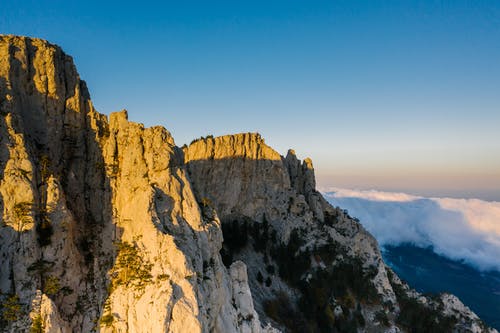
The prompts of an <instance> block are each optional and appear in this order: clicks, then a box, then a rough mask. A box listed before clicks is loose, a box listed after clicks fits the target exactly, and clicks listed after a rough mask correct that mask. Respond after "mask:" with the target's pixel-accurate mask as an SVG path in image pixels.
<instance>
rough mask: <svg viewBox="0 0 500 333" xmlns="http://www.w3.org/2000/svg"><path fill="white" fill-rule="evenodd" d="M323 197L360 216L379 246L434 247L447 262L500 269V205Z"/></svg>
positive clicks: (342, 193)
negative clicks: (407, 244)
mask: <svg viewBox="0 0 500 333" xmlns="http://www.w3.org/2000/svg"><path fill="white" fill-rule="evenodd" d="M324 195H325V198H326V199H327V200H328V201H330V202H331V203H332V204H333V205H334V206H340V207H342V208H344V209H347V210H348V211H349V214H350V215H351V216H353V217H357V218H359V219H360V222H361V223H362V224H363V225H364V226H365V227H366V229H368V231H370V232H371V233H372V234H373V235H374V236H375V238H376V239H377V240H378V242H379V243H380V244H381V245H389V244H390V245H398V244H402V243H411V244H414V245H417V246H421V247H427V246H432V247H433V248H434V251H435V252H436V253H438V254H440V255H443V256H446V257H448V258H450V259H453V260H463V261H464V262H466V263H468V264H471V265H472V266H474V267H476V268H478V269H480V270H483V271H485V270H497V271H500V202H488V201H482V200H477V199H450V198H424V197H417V196H412V195H409V194H405V193H391V192H380V191H356V190H347V189H338V188H336V189H331V190H329V191H327V192H325V193H324Z"/></svg>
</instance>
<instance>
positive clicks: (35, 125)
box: [0, 35, 481, 333]
mask: <svg viewBox="0 0 500 333" xmlns="http://www.w3.org/2000/svg"><path fill="white" fill-rule="evenodd" d="M0 208H1V211H2V217H1V226H0V292H1V293H0V328H1V330H2V331H3V332H28V331H31V332H245V333H246V332H252V333H259V332H268V333H271V332H273V333H275V332H278V331H277V329H276V328H273V327H279V328H282V329H283V330H288V331H307V330H310V331H318V330H324V329H325V328H326V329H328V328H331V330H340V331H344V328H346V329H351V328H352V325H356V327H357V329H358V330H360V331H384V330H392V331H397V330H399V329H400V328H403V329H404V328H405V327H404V325H400V324H399V323H398V322H397V320H396V317H397V315H398V313H399V312H402V311H403V310H404V309H403V308H404V307H405V306H408V304H409V303H408V302H407V298H408V299H419V297H421V296H420V295H418V294H416V293H412V292H411V291H409V290H406V289H405V288H407V287H406V286H405V285H404V284H402V283H401V282H400V281H399V280H398V279H397V277H396V276H395V275H394V274H392V275H391V272H390V270H389V269H387V268H386V267H385V265H384V264H383V261H382V259H381V256H380V252H379V249H378V246H377V243H376V241H375V240H374V239H373V237H371V235H369V234H368V233H367V232H366V231H365V230H364V229H363V228H362V227H361V226H360V225H359V223H357V222H356V221H355V220H353V219H352V218H350V217H349V216H348V214H347V213H346V212H344V211H343V210H341V209H340V208H334V207H331V206H330V205H329V204H327V203H326V201H325V200H324V199H323V198H322V196H321V195H320V194H319V193H318V192H317V191H316V189H315V180H314V169H313V166H312V162H311V161H310V160H305V161H304V162H301V161H299V160H298V159H297V157H296V156H295V154H294V153H293V151H290V152H289V153H288V155H287V156H286V158H283V157H281V156H280V155H279V154H278V153H277V152H276V151H274V150H273V149H272V148H270V147H268V146H267V145H266V144H265V143H264V140H263V139H262V138H261V137H260V136H259V135H256V134H240V135H234V136H224V137H219V138H212V137H209V138H204V139H200V140H197V141H195V142H193V143H192V144H191V145H190V146H189V147H185V148H184V149H180V148H178V147H177V146H176V145H175V142H174V140H173V138H172V136H171V135H170V133H169V132H168V131H167V130H165V129H164V128H162V127H152V128H145V127H144V126H143V125H142V124H138V123H133V122H130V121H128V118H127V112H126V111H121V112H117V113H112V114H111V115H110V116H109V117H107V116H105V115H102V114H100V113H98V112H97V111H96V110H95V109H94V107H93V105H92V102H91V100H90V96H89V93H88V91H87V88H86V85H85V83H84V82H83V81H82V80H80V78H79V76H78V73H77V71H76V69H75V66H74V65H73V62H72V59H71V57H69V56H68V55H66V54H65V53H64V52H63V51H62V50H61V49H60V48H59V47H57V46H54V45H51V44H50V43H48V42H46V41H43V40H39V39H32V38H26V37H17V36H3V35H0ZM221 221H222V222H221ZM224 263H225V264H227V266H226V265H224ZM325 281H326V283H325ZM331 286H335V288H334V289H332V288H331ZM365 292H366V295H365V294H363V293H365ZM423 300H424V301H426V302H427V303H428V304H431V302H430V301H429V300H427V299H426V298H423ZM311 301H317V302H316V303H311ZM405 302H406V303H405ZM436 302H437V301H434V303H432V304H431V305H428V306H427V307H428V308H433V309H435V308H436V309H437V306H438V305H439V306H441V308H443V309H444V308H445V309H446V310H443V311H441V310H440V311H441V312H442V313H443V314H444V315H446V316H454V317H457V318H459V319H460V325H458V324H457V325H456V327H460V328H461V329H464V330H466V329H469V328H471V327H472V326H471V323H479V320H478V318H477V317H473V314H472V312H470V311H469V312H467V309H466V308H462V307H461V306H460V304H461V303H457V302H458V300H456V301H455V299H451V298H447V299H446V300H444V299H443V301H442V302H441V303H439V302H437V303H436ZM407 303H408V304H407ZM424 303H425V302H423V303H422V304H424ZM438 303H439V304H438ZM311 304H312V306H306V307H304V305H311ZM412 304H413V303H412ZM400 308H401V311H400ZM381 311H382V312H381ZM436 311H437V310H436ZM286 318H291V319H288V320H287V319H286ZM385 319H387V320H385ZM315 322H317V324H315ZM361 322H364V324H363V325H364V326H363V325H361ZM270 323H271V324H274V325H273V326H271V325H270ZM454 323H455V322H454ZM403 324H404V323H403ZM328 325H330V326H328ZM332 325H333V326H332ZM339 325H351V326H339ZM476 326H477V327H479V328H481V326H479V324H477V325H476ZM339 327H340V328H339Z"/></svg>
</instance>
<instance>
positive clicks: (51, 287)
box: [0, 39, 121, 332]
mask: <svg viewBox="0 0 500 333" xmlns="http://www.w3.org/2000/svg"><path fill="white" fill-rule="evenodd" d="M24 41H25V43H26V44H25V48H23V49H20V48H19V47H18V46H15V45H9V57H10V59H9V60H10V71H9V73H8V75H9V77H8V78H5V77H0V107H1V110H0V113H1V119H0V122H1V123H0V135H1V141H0V182H1V183H2V184H3V185H4V186H6V185H5V184H6V183H8V182H10V183H11V185H10V186H12V184H15V183H16V182H19V181H22V182H23V183H25V184H26V186H28V188H31V190H30V191H31V192H32V193H33V198H34V201H33V202H16V200H19V198H21V197H22V193H17V194H16V193H15V192H14V193H10V194H9V196H10V197H9V206H6V203H5V198H3V196H2V195H0V203H1V205H2V207H1V208H2V222H3V223H2V224H3V226H2V227H1V229H0V237H1V239H2V242H1V247H0V252H1V253H0V258H1V264H2V265H1V271H0V281H1V285H0V288H1V292H2V294H3V295H4V297H2V304H3V305H5V301H6V297H10V296H14V297H19V302H20V305H21V308H19V311H18V312H19V313H17V314H16V316H14V317H11V318H9V320H6V319H5V316H3V322H2V324H3V325H4V326H5V325H8V324H10V322H11V321H12V322H14V321H15V319H23V318H25V319H23V320H26V318H27V314H28V312H34V313H35V314H36V313H37V312H38V313H39V314H40V311H41V309H40V301H41V298H40V295H39V294H37V292H36V291H37V290H42V291H43V292H44V293H45V295H47V296H48V297H49V298H50V299H51V300H52V302H54V304H55V305H56V307H57V310H58V313H59V315H60V316H61V318H62V319H63V320H65V321H66V322H67V323H68V324H69V325H71V329H72V330H73V331H74V332H86V331H90V330H92V329H94V328H95V324H96V323H95V318H98V317H99V316H100V314H101V313H102V310H103V306H104V302H105V298H106V293H105V292H104V293H103V291H106V290H107V279H106V278H105V277H106V274H107V272H108V270H109V269H110V268H111V267H112V266H113V265H114V260H115V258H116V254H115V251H109V249H108V247H106V246H103V244H104V243H106V242H108V243H112V242H114V241H118V240H119V239H116V238H114V237H118V238H119V236H120V234H121V233H120V231H119V230H118V232H117V229H116V226H115V225H114V224H113V213H112V205H111V187H110V179H109V177H108V176H107V175H106V172H105V169H104V168H103V167H102V166H103V165H104V158H103V154H102V150H101V147H100V145H99V142H98V141H97V140H98V139H99V138H102V137H103V133H104V129H103V128H98V129H93V128H91V126H90V125H89V124H90V123H91V119H90V118H91V117H92V115H91V111H92V110H91V108H92V106H91V105H90V101H89V96H88V92H87V89H86V87H85V84H84V82H83V81H79V80H78V76H77V74H76V70H75V69H74V67H73V66H72V64H71V63H70V60H69V57H68V56H66V55H65V54H64V53H63V52H62V51H61V50H60V49H58V48H56V49H55V53H56V54H55V55H54V57H55V62H56V66H59V68H56V69H58V70H59V72H58V73H59V74H60V75H59V76H56V77H55V79H56V80H59V81H60V82H58V84H59V86H58V87H62V88H61V89H63V90H64V91H63V94H64V95H63V96H62V97H63V98H58V99H56V98H53V97H50V96H49V94H48V92H47V91H40V90H38V88H37V84H36V83H35V75H37V69H36V68H35V67H34V64H33V61H34V55H35V53H36V52H37V46H35V45H33V43H32V41H31V40H29V39H25V40H24ZM22 52H26V54H24V56H25V58H23V59H25V60H26V64H25V63H22V62H21V61H20V60H19V59H18V58H17V57H23V55H21V56H19V55H18V54H19V53H22ZM7 79H8V80H9V82H10V84H9V85H7ZM38 79H39V78H37V80H38ZM45 79H47V78H46V77H45ZM45 89H47V86H46V87H45ZM75 94H76V95H75ZM78 94H79V95H78ZM70 98H75V99H76V100H77V102H78V104H77V107H79V110H77V109H74V108H73V107H72V105H74V104H72V103H67V101H68V99H70ZM7 119H9V123H8V124H7V123H6V121H7ZM99 125H100V126H106V124H102V123H100V124H99ZM8 128H10V130H11V131H13V132H12V133H9V130H8ZM12 135H18V137H17V138H14V137H13V136H12ZM20 138H22V140H20ZM12 149H13V150H17V151H26V153H27V157H26V158H27V159H28V160H26V159H25V160H23V158H24V157H22V154H21V157H20V156H10V154H9V150H12ZM13 158H14V159H17V162H16V160H13V163H15V164H14V165H11V166H10V168H9V170H10V171H9V172H10V174H6V173H5V170H6V164H7V162H9V160H12V159H13ZM26 162H27V163H29V164H30V165H31V168H32V170H33V172H32V173H31V172H29V171H27V170H23V169H22V168H21V166H20V165H26ZM22 163H24V164H22ZM2 193H3V192H2ZM20 209H22V212H21V215H22V216H18V215H19V214H17V215H16V211H20ZM13 219H14V220H16V219H17V220H18V221H19V220H20V219H22V220H23V221H26V226H24V228H21V229H20V228H18V227H17V226H16V225H15V224H16V221H13V223H14V225H12V224H11V222H10V221H12V220H13ZM28 221H29V223H28ZM28 227H29V228H28ZM103 253H104V254H105V256H106V261H103V260H99V258H97V257H96V256H95V255H96V254H103ZM9 295H10V296H9ZM4 310H5V309H4ZM35 318H36V317H35ZM28 320H29V319H28ZM28 322H29V321H28ZM33 325H36V323H35V321H34V322H33Z"/></svg>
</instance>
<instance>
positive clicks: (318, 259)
mask: <svg viewBox="0 0 500 333" xmlns="http://www.w3.org/2000/svg"><path fill="white" fill-rule="evenodd" d="M184 155H185V161H186V164H187V168H188V173H189V178H190V179H191V183H192V185H193V188H194V190H195V194H196V195H197V197H198V200H199V201H201V202H205V203H206V204H207V205H212V206H213V207H214V208H215V210H216V211H217V212H218V214H219V217H220V219H221V221H222V230H223V231H224V239H225V241H224V247H223V250H222V254H223V259H225V260H224V261H225V263H226V264H228V265H229V264H230V263H231V262H232V261H233V260H241V261H243V262H245V263H246V264H247V266H248V272H249V282H250V287H251V291H252V295H253V296H254V302H255V308H256V309H257V312H258V313H259V316H260V318H264V319H265V320H266V321H271V322H273V325H275V326H276V327H280V328H281V329H283V330H286V331H292V332H317V331H323V332H330V331H338V332H351V331H352V332H355V331H366V332H385V331H390V332H398V331H401V330H402V331H406V330H412V329H416V331H422V332H430V331H434V330H436V331H453V330H454V331H460V332H462V331H472V332H480V331H483V330H485V331H486V330H487V329H486V328H483V326H481V325H482V324H481V323H480V321H479V320H478V318H477V316H475V315H474V314H473V313H472V312H471V311H470V310H469V309H467V308H466V307H465V306H463V304H462V303H460V301H458V299H456V298H455V297H452V296H451V295H443V296H441V298H438V299H431V298H425V297H423V296H422V295H419V294H418V293H415V292H414V291H411V290H410V289H409V288H408V286H406V285H405V284H404V283H402V282H401V281H400V280H399V279H398V278H397V276H396V275H395V274H394V273H393V272H392V271H391V270H390V269H389V268H388V267H386V265H385V264H384V262H383V260H382V257H381V254H380V250H379V248H378V244H377V242H376V241H375V239H374V238H373V237H372V236H371V235H370V234H369V233H368V232H367V231H366V230H365V229H364V228H363V227H362V226H361V225H360V224H359V223H358V221H357V220H356V219H353V218H351V217H350V216H349V215H348V214H347V212H346V211H344V210H342V209H340V208H338V207H337V208H334V207H331V206H330V205H329V204H328V203H327V202H326V201H325V200H324V199H323V197H322V196H321V195H320V194H319V193H318V192H317V191H316V189H315V179H314V169H313V165H312V162H311V160H310V159H305V160H304V161H303V162H301V161H299V160H298V159H297V157H296V155H295V153H294V151H292V150H290V151H289V152H288V154H287V156H286V157H282V156H280V155H279V154H278V153H277V152H275V151H274V150H273V149H272V148H270V147H268V146H267V145H266V144H265V142H264V140H263V139H262V138H261V136H260V135H259V134H252V133H246V134H238V135H230V136H223V137H217V138H213V137H207V138H201V139H198V140H195V141H193V142H192V143H191V144H190V145H189V146H188V147H185V148H184ZM246 235H248V236H246ZM450 297H451V298H453V301H450V300H451V298H450ZM443 308H446V309H448V310H449V311H448V310H446V311H443V310H442V309H443ZM451 309H453V310H451ZM422 316H424V317H429V318H428V319H427V320H425V319H422V318H421V317H422ZM418 325H422V329H419V327H420V326H418Z"/></svg>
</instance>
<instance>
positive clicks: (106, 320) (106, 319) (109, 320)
mask: <svg viewBox="0 0 500 333" xmlns="http://www.w3.org/2000/svg"><path fill="white" fill-rule="evenodd" d="M114 321H115V317H114V316H113V315H112V314H111V313H108V314H105V315H103V316H102V317H101V325H103V326H106V327H110V326H111V325H113V322H114Z"/></svg>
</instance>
